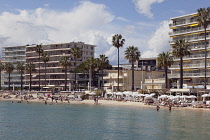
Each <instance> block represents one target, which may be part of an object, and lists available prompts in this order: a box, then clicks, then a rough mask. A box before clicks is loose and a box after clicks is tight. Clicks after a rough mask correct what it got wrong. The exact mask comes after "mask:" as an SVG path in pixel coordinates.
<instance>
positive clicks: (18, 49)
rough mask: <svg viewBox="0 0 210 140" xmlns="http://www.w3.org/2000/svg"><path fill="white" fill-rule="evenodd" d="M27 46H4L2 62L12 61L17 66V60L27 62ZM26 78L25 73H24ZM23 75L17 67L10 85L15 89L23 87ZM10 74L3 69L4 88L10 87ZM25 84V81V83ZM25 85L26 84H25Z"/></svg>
mask: <svg viewBox="0 0 210 140" xmlns="http://www.w3.org/2000/svg"><path fill="white" fill-rule="evenodd" d="M25 56H26V55H25V46H14V47H3V48H2V62H11V63H13V64H14V67H16V65H17V62H23V63H25V61H26V59H25ZM23 78H24V75H23ZM20 79H21V75H20V74H19V73H18V71H17V70H16V69H14V71H13V72H12V73H11V81H10V84H11V85H10V87H14V89H20V87H21V80H20ZM8 84H9V83H8V74H7V73H6V72H5V71H3V73H2V88H7V87H8ZM23 84H24V83H23ZM23 87H24V85H23Z"/></svg>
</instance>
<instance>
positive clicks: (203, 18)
mask: <svg viewBox="0 0 210 140" xmlns="http://www.w3.org/2000/svg"><path fill="white" fill-rule="evenodd" d="M197 21H198V24H200V25H202V26H203V28H204V36H205V42H204V43H205V77H204V89H206V82H207V78H206V57H207V43H206V29H207V27H208V25H210V7H208V8H206V9H205V8H200V9H198V10H197Z"/></svg>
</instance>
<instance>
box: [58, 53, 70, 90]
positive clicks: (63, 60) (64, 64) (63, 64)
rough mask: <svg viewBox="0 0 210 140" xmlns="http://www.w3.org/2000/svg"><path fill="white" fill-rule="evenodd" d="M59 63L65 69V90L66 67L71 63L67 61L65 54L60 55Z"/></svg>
mask: <svg viewBox="0 0 210 140" xmlns="http://www.w3.org/2000/svg"><path fill="white" fill-rule="evenodd" d="M59 63H60V66H62V67H63V68H64V69H65V87H64V90H65V91H66V89H67V68H68V67H70V66H71V63H70V61H69V57H67V56H63V57H61V59H60V61H59Z"/></svg>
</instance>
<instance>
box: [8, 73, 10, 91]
mask: <svg viewBox="0 0 210 140" xmlns="http://www.w3.org/2000/svg"><path fill="white" fill-rule="evenodd" d="M8 78H9V85H8V86H9V87H8V89H9V90H10V73H9V77H8Z"/></svg>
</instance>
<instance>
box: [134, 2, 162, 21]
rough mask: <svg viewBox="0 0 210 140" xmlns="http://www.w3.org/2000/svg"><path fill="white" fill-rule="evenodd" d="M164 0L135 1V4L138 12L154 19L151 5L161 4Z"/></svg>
mask: <svg viewBox="0 0 210 140" xmlns="http://www.w3.org/2000/svg"><path fill="white" fill-rule="evenodd" d="M163 1H164V0H133V3H134V4H135V7H136V10H137V11H138V12H139V13H141V14H144V15H146V16H147V17H149V18H152V17H153V14H152V13H151V11H150V10H151V5H152V4H155V3H161V2H163Z"/></svg>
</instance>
